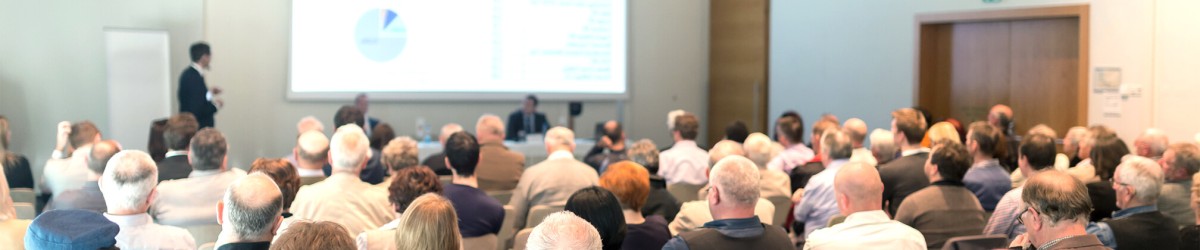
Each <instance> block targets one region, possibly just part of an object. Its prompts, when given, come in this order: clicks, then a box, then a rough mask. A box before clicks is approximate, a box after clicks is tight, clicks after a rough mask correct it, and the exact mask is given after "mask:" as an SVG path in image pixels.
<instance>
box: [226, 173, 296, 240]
mask: <svg viewBox="0 0 1200 250" xmlns="http://www.w3.org/2000/svg"><path fill="white" fill-rule="evenodd" d="M222 203H224V207H223V211H222V214H224V216H225V217H224V218H222V219H223V220H224V221H225V223H224V225H223V226H222V227H223V230H233V232H234V233H236V235H237V236H238V238H239V239H243V240H247V241H249V240H268V239H271V237H272V236H273V235H274V232H272V231H271V230H272V229H274V226H275V223H276V222H277V221H276V220H278V219H279V218H280V214H281V213H282V212H283V193H282V192H280V189H279V186H277V185H275V181H274V180H272V179H271V177H269V176H267V175H266V174H263V173H259V172H256V173H251V174H249V175H246V176H244V177H242V178H238V179H237V180H236V181H234V182H233V183H231V184H229V188H228V189H226V190H225V197H224V198H222Z"/></svg>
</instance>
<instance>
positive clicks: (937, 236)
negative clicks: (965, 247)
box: [896, 142, 987, 249]
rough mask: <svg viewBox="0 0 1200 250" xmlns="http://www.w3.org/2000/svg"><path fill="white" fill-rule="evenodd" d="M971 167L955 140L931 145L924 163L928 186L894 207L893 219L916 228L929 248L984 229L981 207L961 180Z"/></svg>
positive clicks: (937, 247)
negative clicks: (934, 146) (930, 151)
mask: <svg viewBox="0 0 1200 250" xmlns="http://www.w3.org/2000/svg"><path fill="white" fill-rule="evenodd" d="M970 168H971V158H970V155H968V153H967V149H966V148H964V147H963V146H962V144H958V143H953V142H950V143H944V144H941V145H939V146H938V147H936V148H934V150H933V152H932V153H930V155H929V159H928V160H927V161H926V163H925V169H924V171H923V172H924V173H925V175H926V176H928V177H929V182H932V184H930V186H929V187H926V188H923V189H921V190H920V191H917V192H915V193H913V194H912V195H910V196H908V197H907V198H905V199H904V201H903V202H902V203H901V204H900V207H899V208H897V209H896V221H899V222H901V223H904V224H906V225H909V226H911V227H913V228H916V229H917V231H921V234H922V235H924V236H925V242H926V243H927V245H928V246H929V248H930V249H940V248H942V244H945V243H946V240H949V239H950V238H954V237H958V236H968V235H976V234H978V233H979V232H981V231H982V230H983V226H984V224H986V223H987V221H986V220H984V218H983V217H984V212H983V207H982V206H980V205H979V200H978V199H976V198H975V195H974V194H972V193H971V190H968V189H967V188H966V187H965V186H964V185H963V183H962V178H963V176H964V175H966V173H967V170H968V169H970Z"/></svg>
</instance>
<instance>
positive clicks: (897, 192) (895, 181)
mask: <svg viewBox="0 0 1200 250" xmlns="http://www.w3.org/2000/svg"><path fill="white" fill-rule="evenodd" d="M926 158H929V153H917V154H913V155H909V156H905V157H900V158H899V159H896V160H893V161H891V162H888V163H886V164H883V165H882V166H879V177H880V179H882V181H883V201H884V204H885V207H884V208H886V209H887V212H888V214H891V215H895V214H896V209H897V208H900V202H902V201H904V198H907V197H908V195H910V194H912V193H915V192H917V190H921V189H922V188H925V187H928V186H929V177H926V176H925V159H926Z"/></svg>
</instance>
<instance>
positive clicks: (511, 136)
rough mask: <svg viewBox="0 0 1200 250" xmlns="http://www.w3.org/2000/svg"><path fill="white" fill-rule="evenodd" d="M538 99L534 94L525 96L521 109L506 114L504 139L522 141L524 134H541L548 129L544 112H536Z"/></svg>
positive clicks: (548, 124)
mask: <svg viewBox="0 0 1200 250" xmlns="http://www.w3.org/2000/svg"><path fill="white" fill-rule="evenodd" d="M537 105H538V99H537V96H535V95H528V96H525V101H524V102H523V103H522V105H521V109H519V110H517V111H513V112H512V114H509V115H508V127H507V131H505V132H506V133H504V134H505V136H504V140H509V141H523V140H525V135H528V134H543V133H546V130H549V129H550V122H548V121H546V114H542V113H538V112H537Z"/></svg>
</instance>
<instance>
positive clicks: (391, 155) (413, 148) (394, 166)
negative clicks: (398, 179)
mask: <svg viewBox="0 0 1200 250" xmlns="http://www.w3.org/2000/svg"><path fill="white" fill-rule="evenodd" d="M380 153H382V154H383V155H382V156H380V158H379V160H380V161H382V162H383V165H384V166H387V167H388V169H390V170H391V171H397V170H400V169H401V168H408V167H416V166H419V165H420V164H421V159H420V158H419V156H418V153H419V152H418V148H417V141H415V140H413V139H412V138H411V137H408V136H402V137H396V138H395V139H392V140H391V141H390V142H388V144H387V146H386V147H383V151H382V152H380Z"/></svg>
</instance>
